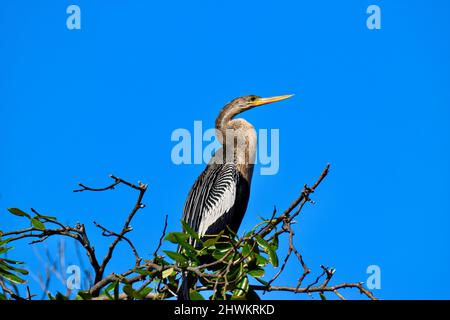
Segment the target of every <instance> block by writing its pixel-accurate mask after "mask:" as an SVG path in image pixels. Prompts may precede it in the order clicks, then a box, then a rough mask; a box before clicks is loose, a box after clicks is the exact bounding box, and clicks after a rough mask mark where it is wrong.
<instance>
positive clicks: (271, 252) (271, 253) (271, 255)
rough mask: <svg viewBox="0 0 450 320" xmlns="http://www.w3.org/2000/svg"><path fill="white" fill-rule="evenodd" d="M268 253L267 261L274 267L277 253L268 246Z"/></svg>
mask: <svg viewBox="0 0 450 320" xmlns="http://www.w3.org/2000/svg"><path fill="white" fill-rule="evenodd" d="M268 251H269V252H268V254H269V261H270V263H271V264H272V265H273V266H274V267H275V268H276V267H278V256H277V253H276V252H275V250H273V249H272V247H269V250H268Z"/></svg>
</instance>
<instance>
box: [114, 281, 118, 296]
mask: <svg viewBox="0 0 450 320" xmlns="http://www.w3.org/2000/svg"><path fill="white" fill-rule="evenodd" d="M114 300H119V281H116V282H114Z"/></svg>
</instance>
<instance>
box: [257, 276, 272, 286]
mask: <svg viewBox="0 0 450 320" xmlns="http://www.w3.org/2000/svg"><path fill="white" fill-rule="evenodd" d="M255 279H256V280H257V281H258V282H259V283H261V284H262V285H264V286H268V285H269V283H268V282H267V281H264V280H263V279H259V278H255Z"/></svg>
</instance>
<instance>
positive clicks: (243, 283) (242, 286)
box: [233, 277, 250, 297]
mask: <svg viewBox="0 0 450 320" xmlns="http://www.w3.org/2000/svg"><path fill="white" fill-rule="evenodd" d="M249 287H250V283H249V281H248V278H247V277H243V278H242V279H241V280H240V281H239V282H238V284H237V285H236V289H234V291H233V297H242V296H244V297H245V296H246V294H247V292H248V288H249Z"/></svg>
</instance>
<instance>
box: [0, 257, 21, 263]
mask: <svg viewBox="0 0 450 320" xmlns="http://www.w3.org/2000/svg"><path fill="white" fill-rule="evenodd" d="M0 260H3V261H5V262H7V263H9V264H25V262H22V261H16V260H11V259H5V258H1V259H0Z"/></svg>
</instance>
